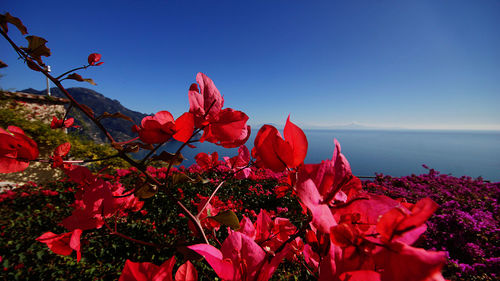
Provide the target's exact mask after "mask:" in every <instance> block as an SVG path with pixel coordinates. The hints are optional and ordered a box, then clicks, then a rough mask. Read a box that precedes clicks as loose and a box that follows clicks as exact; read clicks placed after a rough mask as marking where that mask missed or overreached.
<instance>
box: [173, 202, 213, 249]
mask: <svg viewBox="0 0 500 281" xmlns="http://www.w3.org/2000/svg"><path fill="white" fill-rule="evenodd" d="M176 203H177V205H179V207H181V209H182V210H183V211H184V213H186V215H188V217H189V219H190V220H191V221H193V223H194V225H195V227H196V228H197V229H198V231H199V232H200V233H201V235H202V236H203V240H204V241H205V244H209V245H210V243H208V239H207V235H205V231H204V230H203V227H202V226H201V223H200V220H198V219H197V218H196V217H195V216H194V215H193V214H192V213H191V212H190V211H189V210H188V209H187V208H186V206H184V204H182V202H181V201H177V202H176Z"/></svg>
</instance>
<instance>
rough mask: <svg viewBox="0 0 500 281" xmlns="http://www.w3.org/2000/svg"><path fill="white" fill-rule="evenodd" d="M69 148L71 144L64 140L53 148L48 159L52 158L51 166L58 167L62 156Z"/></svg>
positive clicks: (61, 162)
mask: <svg viewBox="0 0 500 281" xmlns="http://www.w3.org/2000/svg"><path fill="white" fill-rule="evenodd" d="M70 150H71V144H70V143H69V142H65V143H63V144H61V145H59V146H58V147H56V149H54V152H53V153H52V156H50V159H52V168H58V167H61V166H62V165H63V159H62V158H63V157H64V156H66V155H67V154H68V153H69V151H70Z"/></svg>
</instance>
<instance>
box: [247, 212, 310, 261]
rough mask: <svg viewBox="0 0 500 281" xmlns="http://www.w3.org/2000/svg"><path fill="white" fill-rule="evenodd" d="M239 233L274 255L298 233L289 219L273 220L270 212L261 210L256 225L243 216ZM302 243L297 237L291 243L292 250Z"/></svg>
mask: <svg viewBox="0 0 500 281" xmlns="http://www.w3.org/2000/svg"><path fill="white" fill-rule="evenodd" d="M238 231H239V232H241V233H243V234H245V235H247V236H248V237H250V238H252V239H253V240H254V241H255V242H256V243H258V244H259V245H260V246H261V247H262V248H264V250H265V251H266V252H271V253H272V254H274V251H276V249H278V248H279V247H280V246H281V245H282V244H283V243H285V241H287V240H288V238H290V236H291V235H293V234H294V233H296V232H297V228H296V227H295V226H294V225H293V224H292V223H291V222H290V221H289V220H288V219H286V218H280V217H276V218H274V219H272V218H271V216H270V215H269V213H268V212H266V211H265V210H263V209H261V210H260V213H259V214H258V215H257V220H256V221H255V223H254V224H252V222H251V221H250V219H249V218H247V217H245V216H243V219H242V220H241V221H240V229H239V230H238ZM301 242H302V241H301V239H300V237H297V238H296V239H295V240H293V241H292V242H291V243H292V244H293V245H291V246H292V248H297V245H299V244H302V243H301Z"/></svg>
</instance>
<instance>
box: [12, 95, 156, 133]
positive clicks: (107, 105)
mask: <svg viewBox="0 0 500 281" xmlns="http://www.w3.org/2000/svg"><path fill="white" fill-rule="evenodd" d="M67 90H68V92H69V93H70V94H71V95H72V96H73V97H74V98H75V100H76V101H77V102H79V103H82V104H84V105H86V106H88V107H90V108H91V109H92V110H93V111H94V115H95V116H99V115H101V114H102V113H104V112H108V113H111V114H113V113H116V112H120V113H123V114H124V115H126V116H128V117H130V118H132V120H134V122H135V123H136V124H140V122H141V120H142V118H144V117H145V116H146V114H144V113H140V112H137V111H133V110H130V109H128V108H126V107H124V106H123V105H121V104H120V102H119V101H117V100H112V99H110V98H107V97H105V96H104V95H102V94H100V93H98V92H96V91H93V90H90V89H87V88H79V87H77V88H68V89H67ZM21 92H24V93H29V94H37V95H45V94H46V90H42V91H38V90H35V89H32V88H30V89H26V90H22V91H21ZM50 93H51V95H52V96H55V97H61V98H66V96H64V94H63V93H62V92H61V91H60V90H59V89H58V88H51V89H50ZM69 115H70V116H71V117H74V118H75V120H76V123H77V124H78V125H80V126H82V129H80V130H78V131H79V133H80V134H82V135H84V136H87V137H89V138H91V139H92V140H94V141H96V142H105V141H106V137H105V136H104V134H103V133H102V132H101V131H100V130H99V128H97V126H95V125H94V123H93V122H91V121H90V119H88V118H87V117H86V116H84V115H83V113H81V112H80V111H78V109H74V108H73V109H72V110H71V111H70V114H69ZM102 124H103V125H104V127H106V129H107V130H108V131H109V132H110V134H111V135H112V136H113V138H115V140H117V141H125V140H128V139H131V138H134V137H136V136H137V134H136V133H134V132H132V130H131V128H132V125H133V124H132V122H130V121H127V120H124V119H120V118H107V119H103V120H102Z"/></svg>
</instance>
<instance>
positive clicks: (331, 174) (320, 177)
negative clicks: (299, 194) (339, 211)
mask: <svg viewBox="0 0 500 281" xmlns="http://www.w3.org/2000/svg"><path fill="white" fill-rule="evenodd" d="M334 143H335V151H334V153H333V158H332V160H325V161H322V162H321V163H320V164H305V165H303V166H302V167H301V169H300V170H299V173H298V177H299V180H302V181H304V180H307V179H312V180H313V181H314V184H315V185H316V187H317V188H318V191H319V194H320V195H321V197H322V201H323V202H324V203H326V204H331V203H334V202H344V203H345V202H346V201H347V200H348V198H351V197H353V196H354V195H356V194H357V193H358V191H359V190H361V181H360V180H359V179H358V178H357V177H355V176H353V175H352V172H351V166H350V165H349V162H348V161H347V159H346V158H345V156H344V155H343V154H342V153H341V150H340V144H339V142H338V141H337V140H336V139H334Z"/></svg>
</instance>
